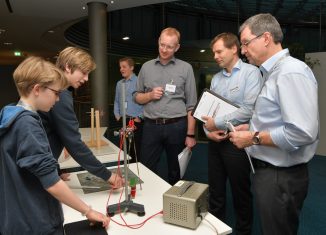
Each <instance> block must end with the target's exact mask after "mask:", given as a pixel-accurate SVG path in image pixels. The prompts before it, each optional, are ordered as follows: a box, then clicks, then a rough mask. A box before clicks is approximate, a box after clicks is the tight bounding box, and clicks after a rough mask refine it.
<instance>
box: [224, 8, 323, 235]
mask: <svg viewBox="0 0 326 235" xmlns="http://www.w3.org/2000/svg"><path fill="white" fill-rule="evenodd" d="M239 31H240V34H241V43H242V51H241V52H242V54H244V55H245V56H246V57H247V58H248V60H249V62H250V63H252V64H255V65H258V66H260V69H261V71H262V72H263V76H264V78H265V80H266V81H265V84H264V86H263V89H262V91H261V93H260V94H259V96H258V98H257V101H256V104H255V108H254V113H253V116H252V119H251V121H250V125H249V126H248V125H242V126H239V127H237V128H236V129H237V130H238V132H234V133H231V134H230V140H231V141H232V142H233V143H234V144H235V145H236V146H237V147H239V148H243V147H248V148H247V149H248V152H249V153H250V155H251V156H252V157H253V160H254V161H253V162H254V165H255V167H256V174H255V175H254V177H253V189H254V193H255V198H256V202H257V207H258V211H259V215H260V220H261V223H262V230H263V234H297V231H298V226H299V216H300V211H301V209H302V206H303V202H304V199H305V198H306V195H307V191H308V183H309V176H308V167H307V162H308V161H309V160H310V159H311V158H312V157H313V156H314V154H315V151H316V148H317V144H318V139H319V115H318V94H317V92H318V87H317V82H316V79H315V77H314V75H313V73H312V71H311V70H310V68H309V67H308V66H307V65H306V64H305V63H303V62H302V61H299V60H297V59H295V58H293V57H291V56H290V55H289V51H288V49H283V48H282V45H281V42H282V39H283V33H282V30H281V27H280V25H279V23H278V22H277V20H276V19H275V18H274V17H273V16H272V15H270V14H258V15H255V16H253V17H250V18H249V19H248V20H246V21H245V22H244V23H243V24H242V26H241V27H240V30H239ZM248 128H250V129H249V131H248ZM241 130H242V131H241ZM246 130H247V131H246Z"/></svg>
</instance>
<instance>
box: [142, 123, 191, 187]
mask: <svg viewBox="0 0 326 235" xmlns="http://www.w3.org/2000/svg"><path fill="white" fill-rule="evenodd" d="M186 135H187V118H186V117H185V118H182V119H180V120H179V121H177V122H174V123H170V124H164V125H157V124H155V123H153V122H150V121H147V120H145V122H144V126H143V136H142V147H141V158H140V159H141V162H142V163H143V164H144V165H145V166H146V167H148V168H149V169H150V170H151V171H153V172H155V173H157V164H158V162H159V160H160V157H161V155H162V152H163V150H165V152H166V156H167V163H168V182H169V183H170V184H171V185H174V184H175V183H176V182H178V181H179V180H180V168H179V162H178V154H179V153H181V152H182V150H183V148H184V147H185V139H186Z"/></svg>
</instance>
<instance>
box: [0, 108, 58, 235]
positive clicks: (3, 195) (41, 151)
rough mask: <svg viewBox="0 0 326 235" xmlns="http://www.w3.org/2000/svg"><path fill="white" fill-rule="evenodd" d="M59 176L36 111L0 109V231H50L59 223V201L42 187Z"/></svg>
mask: <svg viewBox="0 0 326 235" xmlns="http://www.w3.org/2000/svg"><path fill="white" fill-rule="evenodd" d="M59 180H60V178H59V176H58V173H57V161H56V160H55V159H54V157H53V155H52V152H51V149H50V145H49V143H48V139H47V136H46V133H45V131H44V128H43V126H42V122H41V119H40V117H39V115H38V114H37V113H35V112H31V111H28V110H25V109H23V108H22V107H18V106H6V107H4V108H3V109H2V110H1V112H0V234H3V235H5V234H6V235H16V234H17V235H25V234H26V235H31V234H51V233H53V232H54V231H55V230H56V229H57V228H58V227H59V226H62V224H63V213H62V208H61V204H60V202H59V201H58V200H57V199H55V198H54V197H53V196H51V195H50V194H49V193H48V192H47V191H46V190H45V189H47V188H49V187H51V186H53V185H54V184H55V183H57V182H58V181H59Z"/></svg>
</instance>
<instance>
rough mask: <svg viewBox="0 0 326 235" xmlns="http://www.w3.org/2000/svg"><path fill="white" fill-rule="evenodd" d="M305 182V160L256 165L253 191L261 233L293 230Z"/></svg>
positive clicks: (305, 193)
mask: <svg viewBox="0 0 326 235" xmlns="http://www.w3.org/2000/svg"><path fill="white" fill-rule="evenodd" d="M308 184H309V174H308V167H307V164H304V165H299V166H296V167H291V168H275V167H256V174H255V175H254V178H253V191H254V194H255V200H256V203H257V207H258V211H259V216H260V220H261V224H262V230H263V234H264V235H276V234H277V235H278V234H286V235H291V234H293V235H294V234H297V232H298V227H299V216H300V211H301V209H302V206H303V202H304V200H305V198H306V196H307V191H308Z"/></svg>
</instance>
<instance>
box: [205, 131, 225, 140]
mask: <svg viewBox="0 0 326 235" xmlns="http://www.w3.org/2000/svg"><path fill="white" fill-rule="evenodd" d="M207 137H208V138H209V139H211V140H213V141H215V142H221V141H222V140H226V139H227V138H229V135H228V134H225V131H223V130H218V131H212V132H209V133H208V134H207Z"/></svg>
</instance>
